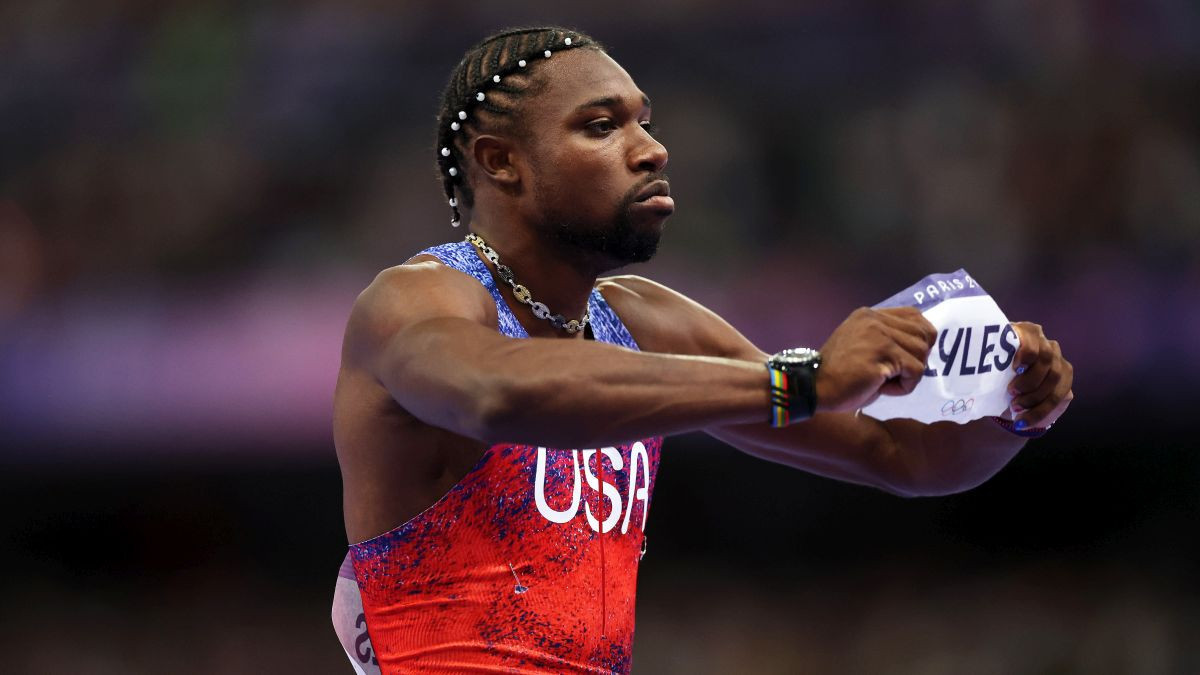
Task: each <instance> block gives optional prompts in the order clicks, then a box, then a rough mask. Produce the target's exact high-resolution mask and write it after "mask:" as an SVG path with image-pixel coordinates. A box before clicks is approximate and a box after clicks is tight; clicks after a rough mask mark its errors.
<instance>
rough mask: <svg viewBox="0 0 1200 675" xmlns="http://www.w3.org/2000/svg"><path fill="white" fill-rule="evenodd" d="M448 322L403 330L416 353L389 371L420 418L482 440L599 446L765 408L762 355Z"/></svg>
mask: <svg viewBox="0 0 1200 675" xmlns="http://www.w3.org/2000/svg"><path fill="white" fill-rule="evenodd" d="M447 328H449V329H448V330H440V329H439V328H438V327H437V326H427V327H425V329H423V330H422V331H420V333H419V334H414V335H411V336H407V339H409V340H410V342H409V344H407V345H406V351H407V353H408V354H409V355H410V356H409V357H408V358H406V359H405V360H404V362H401V363H398V364H397V369H398V371H399V372H394V373H391V374H390V376H389V377H387V378H385V379H387V380H390V381H391V382H392V383H393V385H392V386H389V389H391V390H392V391H393V396H394V397H395V398H396V400H397V401H398V402H400V404H401V405H403V406H404V407H405V408H407V409H408V410H410V412H413V413H414V414H416V415H417V416H418V417H419V418H421V419H423V420H424V421H426V422H429V423H431V424H434V425H437V426H442V427H443V428H448V429H451V430H453V431H456V432H458V433H463V434H464V435H468V436H471V437H474V438H478V439H480V440H483V441H487V442H501V441H507V442H517V443H531V444H538V445H547V446H555V447H597V446H601V445H610V444H614V443H619V442H623V441H627V440H632V439H636V438H643V437H647V436H652V435H659V434H670V433H678V432H683V431H690V430H695V429H700V428H704V427H708V426H712V425H721V424H737V423H744V422H749V421H752V420H759V419H764V418H765V417H766V415H767V409H768V393H767V373H766V368H765V366H764V365H763V364H760V363H751V362H746V361H738V360H734V359H723V358H713V357H701V356H676V355H667V354H654V353H644V352H636V351H632V350H628V349H624V348H621V347H616V346H613V345H607V344H603V343H596V342H591V341H584V340H552V339H537V338H531V339H525V340H512V339H507V338H499V339H488V336H486V335H483V334H479V335H478V338H479V339H478V340H471V339H470V336H466V337H467V339H464V333H463V331H462V327H461V326H452V327H447ZM484 330H486V329H484ZM444 340H457V342H456V344H455V345H454V347H453V348H452V349H447V348H446V345H445V343H444ZM439 341H443V342H442V343H441V344H438V342H439ZM426 344H427V345H429V348H428V349H426V348H423V347H424V345H426ZM434 345H437V347H436V348H434ZM446 354H453V355H454V358H453V361H451V362H447V361H446V357H445V356H444V355H446ZM439 355H442V356H439ZM414 392H419V394H414Z"/></svg>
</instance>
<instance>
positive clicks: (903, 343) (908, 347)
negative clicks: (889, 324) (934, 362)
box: [888, 329, 930, 363]
mask: <svg viewBox="0 0 1200 675" xmlns="http://www.w3.org/2000/svg"><path fill="white" fill-rule="evenodd" d="M888 337H890V338H891V340H892V342H894V343H895V344H896V346H898V347H900V348H901V349H903V350H904V351H905V352H907V353H909V354H911V355H912V357H913V358H915V359H917V360H918V361H920V362H921V363H926V362H928V361H929V350H930V345H928V344H926V343H925V339H924V338H922V337H920V336H917V335H913V334H912V333H906V332H904V331H902V330H896V329H888Z"/></svg>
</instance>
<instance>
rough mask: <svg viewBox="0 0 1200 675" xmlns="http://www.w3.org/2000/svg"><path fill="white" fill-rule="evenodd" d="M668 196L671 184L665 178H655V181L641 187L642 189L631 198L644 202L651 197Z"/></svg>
mask: <svg viewBox="0 0 1200 675" xmlns="http://www.w3.org/2000/svg"><path fill="white" fill-rule="evenodd" d="M670 196H671V184H670V183H668V182H667V181H665V180H656V181H654V182H652V183H650V184H649V185H647V186H646V187H644V188H642V191H641V192H639V193H637V196H636V197H634V198H633V201H634V202H644V201H646V200H648V199H650V198H652V197H670Z"/></svg>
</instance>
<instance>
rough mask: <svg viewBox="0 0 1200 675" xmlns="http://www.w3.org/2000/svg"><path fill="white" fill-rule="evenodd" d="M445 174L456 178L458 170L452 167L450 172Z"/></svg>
mask: <svg viewBox="0 0 1200 675" xmlns="http://www.w3.org/2000/svg"><path fill="white" fill-rule="evenodd" d="M447 173H449V174H450V175H451V176H457V175H458V169H456V168H454V167H450V170H449V171H448V172H447Z"/></svg>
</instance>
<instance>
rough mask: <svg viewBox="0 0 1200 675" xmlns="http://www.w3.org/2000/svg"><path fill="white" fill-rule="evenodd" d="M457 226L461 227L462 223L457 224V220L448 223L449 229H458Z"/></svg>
mask: <svg viewBox="0 0 1200 675" xmlns="http://www.w3.org/2000/svg"><path fill="white" fill-rule="evenodd" d="M459 225H462V223H461V222H459V220H458V219H457V218H456V219H454V220H452V221H450V227H458V226H459Z"/></svg>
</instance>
